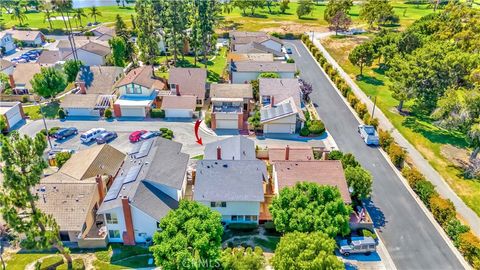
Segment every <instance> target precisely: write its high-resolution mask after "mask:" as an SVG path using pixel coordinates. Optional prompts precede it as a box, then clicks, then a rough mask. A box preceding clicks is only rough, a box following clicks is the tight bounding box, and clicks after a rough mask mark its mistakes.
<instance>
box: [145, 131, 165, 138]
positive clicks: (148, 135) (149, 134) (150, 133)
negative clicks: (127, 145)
mask: <svg viewBox="0 0 480 270" xmlns="http://www.w3.org/2000/svg"><path fill="white" fill-rule="evenodd" d="M160 135H162V133H161V132H159V131H148V132H147V133H145V134H143V135H142V136H140V139H142V140H148V139H150V138H153V137H158V136H160Z"/></svg>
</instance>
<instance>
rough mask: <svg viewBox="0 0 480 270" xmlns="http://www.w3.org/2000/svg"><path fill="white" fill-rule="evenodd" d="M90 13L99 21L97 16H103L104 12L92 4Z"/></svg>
mask: <svg viewBox="0 0 480 270" xmlns="http://www.w3.org/2000/svg"><path fill="white" fill-rule="evenodd" d="M89 15H90V17H93V19H94V20H95V23H97V16H99V17H102V12H100V10H98V8H97V7H96V6H92V7H91V8H90V12H89Z"/></svg>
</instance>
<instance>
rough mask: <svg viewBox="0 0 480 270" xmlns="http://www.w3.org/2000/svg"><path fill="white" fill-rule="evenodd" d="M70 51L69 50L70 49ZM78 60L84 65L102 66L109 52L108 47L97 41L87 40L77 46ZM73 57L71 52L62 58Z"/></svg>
mask: <svg viewBox="0 0 480 270" xmlns="http://www.w3.org/2000/svg"><path fill="white" fill-rule="evenodd" d="M70 52H71V51H70ZM76 52H77V57H78V60H80V61H82V63H83V64H84V65H86V66H104V65H105V64H106V62H107V56H108V55H109V54H110V47H108V46H105V45H102V44H100V43H98V42H94V41H89V42H88V43H86V44H85V45H83V46H81V47H77V50H76ZM69 59H74V56H73V53H69V54H67V55H66V56H64V60H69Z"/></svg>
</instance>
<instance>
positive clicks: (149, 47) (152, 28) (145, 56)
mask: <svg viewBox="0 0 480 270" xmlns="http://www.w3.org/2000/svg"><path fill="white" fill-rule="evenodd" d="M158 4H159V5H160V4H163V2H162V3H160V2H159V3H158ZM168 4H169V1H167V2H166V5H168ZM163 8H164V7H163ZM135 11H136V12H137V16H136V17H135V18H136V20H135V24H136V29H137V34H138V39H137V45H138V48H139V50H140V59H141V60H142V61H145V62H147V63H153V60H154V58H155V56H156V55H158V54H159V49H158V42H159V41H160V40H159V37H158V34H157V27H156V22H155V21H154V20H152V18H157V15H155V13H154V8H153V5H152V2H151V0H146V1H136V2H135ZM158 17H159V18H162V21H163V20H167V16H165V12H162V13H161V14H158ZM160 26H164V24H160ZM169 46H170V45H169ZM171 50H175V48H174V47H172V48H171Z"/></svg>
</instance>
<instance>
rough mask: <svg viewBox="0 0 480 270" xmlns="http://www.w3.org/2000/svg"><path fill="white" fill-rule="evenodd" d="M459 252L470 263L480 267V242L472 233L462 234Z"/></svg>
mask: <svg viewBox="0 0 480 270" xmlns="http://www.w3.org/2000/svg"><path fill="white" fill-rule="evenodd" d="M458 250H460V252H461V253H462V254H463V256H464V257H465V259H466V260H467V261H468V262H469V263H471V264H472V265H473V264H477V266H480V265H479V264H478V263H479V262H480V240H479V239H478V238H477V237H476V236H475V235H474V234H473V233H472V232H466V233H462V234H460V237H459V245H458Z"/></svg>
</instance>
